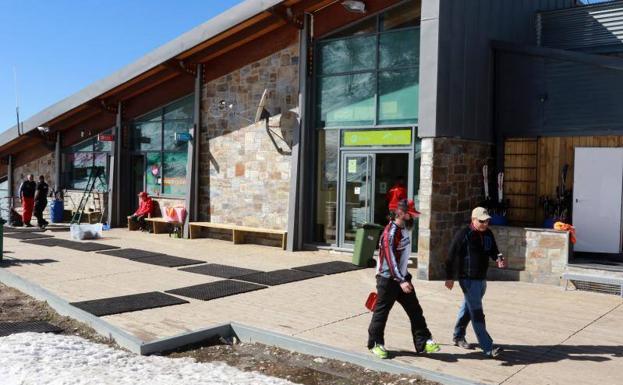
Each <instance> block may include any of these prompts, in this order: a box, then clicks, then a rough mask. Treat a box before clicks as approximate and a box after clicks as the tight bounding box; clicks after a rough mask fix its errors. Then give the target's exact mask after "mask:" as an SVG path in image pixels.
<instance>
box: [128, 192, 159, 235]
mask: <svg viewBox="0 0 623 385" xmlns="http://www.w3.org/2000/svg"><path fill="white" fill-rule="evenodd" d="M138 198H139V205H138V209H136V211H135V212H134V214H132V216H130V220H131V221H134V222H136V223H138V227H139V228H140V229H141V230H143V231H145V230H146V229H147V222H145V218H149V217H150V216H151V214H152V213H153V210H154V201H153V200H152V199H151V197H150V196H149V194H147V193H146V192H145V191H142V192H140V193H139V194H138Z"/></svg>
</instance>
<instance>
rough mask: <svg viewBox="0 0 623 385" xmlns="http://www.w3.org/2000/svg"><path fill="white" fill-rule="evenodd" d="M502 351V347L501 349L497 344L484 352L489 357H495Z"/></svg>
mask: <svg viewBox="0 0 623 385" xmlns="http://www.w3.org/2000/svg"><path fill="white" fill-rule="evenodd" d="M503 351H504V349H502V348H501V347H499V346H496V347H494V348H493V349H491V351H490V352H485V355H486V356H487V357H489V358H497V357H498V356H499V355H500V354H501V353H502V352H503Z"/></svg>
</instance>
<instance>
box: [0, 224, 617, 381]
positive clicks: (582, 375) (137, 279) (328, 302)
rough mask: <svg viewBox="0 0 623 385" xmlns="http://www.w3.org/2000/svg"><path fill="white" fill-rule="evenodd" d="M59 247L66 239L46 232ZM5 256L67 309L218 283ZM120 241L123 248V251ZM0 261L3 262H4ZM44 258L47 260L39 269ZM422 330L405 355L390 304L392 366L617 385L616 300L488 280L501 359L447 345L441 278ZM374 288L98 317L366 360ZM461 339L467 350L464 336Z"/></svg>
mask: <svg viewBox="0 0 623 385" xmlns="http://www.w3.org/2000/svg"><path fill="white" fill-rule="evenodd" d="M55 237H58V238H59V239H69V234H66V233H56V234H55ZM4 241H5V249H6V250H10V251H12V253H10V254H7V256H8V255H10V258H15V259H17V260H20V261H23V262H22V263H15V264H11V263H9V264H6V265H3V266H4V267H3V269H6V270H8V271H10V272H11V273H13V274H16V275H18V276H19V277H22V278H24V279H26V280H29V281H30V282H33V283H35V284H37V285H39V286H42V287H43V288H45V289H47V290H49V291H51V292H52V293H54V294H56V295H59V296H61V297H62V298H64V299H66V300H67V301H70V302H74V301H84V300H92V299H97V298H105V297H112V296H121V295H131V294H137V293H143V292H149V291H160V292H164V291H167V290H171V289H175V288H180V287H186V286H193V285H199V284H204V283H209V282H214V281H216V280H221V279H222V278H217V277H212V276H208V275H202V274H195V273H191V272H188V271H183V270H179V269H175V268H169V267H163V266H154V265H147V264H142V263H139V262H137V261H132V260H129V259H124V258H117V257H112V256H107V255H102V254H97V253H93V252H81V251H76V250H68V249H61V248H57V247H45V246H38V245H35V244H27V243H22V242H19V240H16V239H10V238H5V240H4ZM101 242H103V243H106V244H110V245H114V246H118V247H124V248H127V247H133V248H137V249H144V250H149V251H153V252H158V253H164V254H168V255H172V256H177V257H182V258H183V257H192V258H195V259H197V260H200V261H202V262H205V263H216V264H223V265H228V266H235V267H240V268H246V269H254V270H259V271H273V270H281V269H292V268H293V267H297V266H306V265H313V264H317V263H322V262H329V261H342V262H348V261H349V260H350V255H345V254H339V253H330V252H326V251H304V252H297V253H288V252H285V251H283V250H280V249H278V248H275V247H266V246H258V245H246V244H245V245H233V244H232V243H231V242H228V241H219V240H212V239H196V240H184V239H173V238H169V237H168V236H167V235H154V234H147V233H135V232H132V233H130V232H127V231H124V230H111V231H107V232H105V239H103V240H101ZM130 245H131V246H130ZM5 258H6V257H5ZM51 260H53V261H55V262H53V263H52V262H50V261H51ZM415 288H416V292H417V295H418V298H419V300H420V302H421V304H422V307H423V309H424V314H425V317H426V319H427V322H428V326H429V328H430V330H431V331H432V333H433V335H434V337H435V338H436V339H437V340H438V341H439V342H440V343H441V344H442V351H441V353H438V354H434V355H429V356H416V355H414V354H413V343H412V341H411V336H410V326H409V321H408V318H407V316H406V314H405V313H404V311H403V310H402V309H401V308H400V306H399V305H398V304H397V305H396V306H395V308H394V309H393V310H392V312H391V314H390V317H389V321H388V327H387V330H386V342H387V347H388V348H389V349H390V351H392V352H394V358H393V360H394V361H395V362H398V363H403V364H407V365H413V366H417V367H420V368H424V369H429V370H433V371H436V372H439V373H444V374H448V375H454V376H458V377H461V378H465V379H468V380H471V381H477V382H481V383H485V384H501V383H504V384H536V385H541V384H542V385H545V384H565V385H567V384H569V383H577V384H595V385H597V384H599V385H602V384H615V383H618V382H619V379H620V378H623V348H621V347H622V346H623V328H621V327H620V322H621V319H623V306H622V305H621V304H622V303H623V300H622V299H621V298H619V297H616V296H611V295H604V294H595V293H587V292H579V291H567V292H565V291H563V290H562V289H561V288H559V287H554V286H545V285H537V284H526V283H519V282H489V286H488V289H487V295H486V296H485V298H484V307H485V313H486V316H487V324H488V328H489V331H490V334H491V335H492V337H493V338H494V341H495V342H496V343H499V344H501V345H504V346H506V347H507V352H506V353H505V355H504V356H503V357H502V359H501V360H486V359H482V356H481V355H480V354H479V353H478V351H467V350H463V349H460V348H457V347H454V346H452V327H453V324H454V321H455V317H456V313H457V311H458V308H459V306H460V303H461V299H462V294H461V292H460V290H453V291H448V290H447V289H445V287H444V286H443V282H428V281H416V282H415ZM372 290H374V271H373V270H372V269H364V270H355V271H349V272H345V273H340V274H335V275H326V276H320V277H316V278H310V279H307V280H304V281H297V282H291V283H287V284H283V285H278V286H271V287H268V288H266V289H262V290H258V291H253V292H248V293H242V294H238V295H234V296H230V297H224V298H218V299H213V300H210V301H207V302H206V301H201V300H196V299H191V298H185V299H187V300H188V303H187V304H181V305H176V306H172V307H164V308H158V309H147V310H141V311H136V312H131V313H124V314H116V315H109V316H104V317H102V319H103V320H106V321H107V322H109V323H110V324H112V325H114V326H116V327H119V328H121V329H122V330H124V331H126V332H128V333H130V334H132V335H134V336H136V337H138V338H140V339H142V340H144V341H153V340H156V339H160V338H166V337H171V336H174V335H177V334H179V333H185V332H190V331H194V330H199V329H203V328H206V327H210V326H213V325H221V324H223V323H227V322H232V321H233V322H238V323H241V324H246V325H250V326H253V327H256V328H260V329H263V330H267V331H271V332H275V333H282V334H285V335H288V336H295V337H297V338H301V339H303V340H306V341H310V342H314V343H322V344H326V345H329V346H332V347H335V348H337V349H343V350H347V351H351V352H355V353H361V354H368V353H367V350H366V346H365V344H366V339H367V328H368V324H369V322H370V318H371V313H370V312H368V311H367V310H366V309H365V308H364V301H365V299H366V297H367V295H368V293H369V292H370V291H372ZM467 338H468V340H469V341H471V342H475V338H474V334H473V331H472V330H471V329H469V330H468V334H467Z"/></svg>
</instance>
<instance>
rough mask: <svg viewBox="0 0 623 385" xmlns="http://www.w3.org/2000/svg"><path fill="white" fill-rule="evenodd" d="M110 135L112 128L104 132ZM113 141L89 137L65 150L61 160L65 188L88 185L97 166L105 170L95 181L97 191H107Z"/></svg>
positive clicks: (77, 188) (79, 188)
mask: <svg viewBox="0 0 623 385" xmlns="http://www.w3.org/2000/svg"><path fill="white" fill-rule="evenodd" d="M102 134H106V135H109V134H111V130H107V131H104V132H102ZM111 149H112V142H100V141H98V136H95V137H93V138H90V139H87V140H85V141H84V142H81V143H78V144H75V145H73V146H71V147H69V148H67V149H65V150H64V154H63V157H62V162H61V173H62V175H61V179H62V185H63V187H64V188H68V189H76V190H82V189H85V188H86V187H87V182H88V180H89V177H90V175H91V173H94V172H95V170H96V169H97V168H99V169H101V170H102V171H103V172H102V174H101V176H102V177H101V178H98V179H97V180H96V181H95V190H96V191H100V192H103V191H106V190H107V189H108V187H107V181H108V165H109V152H110V150H111Z"/></svg>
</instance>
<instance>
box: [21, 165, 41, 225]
mask: <svg viewBox="0 0 623 385" xmlns="http://www.w3.org/2000/svg"><path fill="white" fill-rule="evenodd" d="M36 190H37V183H36V182H35V176H34V175H32V174H29V175H28V177H27V179H26V180H25V181H24V182H22V185H21V186H20V187H19V198H20V200H21V202H22V221H23V222H24V226H26V227H32V225H31V224H30V219H31V218H32V210H33V209H34V207H35V192H36Z"/></svg>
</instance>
